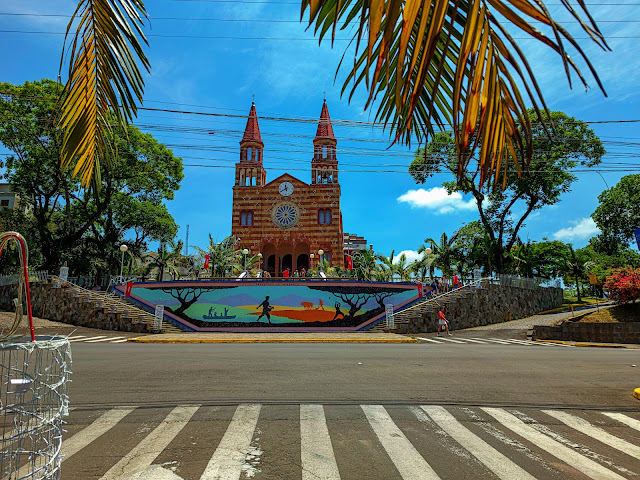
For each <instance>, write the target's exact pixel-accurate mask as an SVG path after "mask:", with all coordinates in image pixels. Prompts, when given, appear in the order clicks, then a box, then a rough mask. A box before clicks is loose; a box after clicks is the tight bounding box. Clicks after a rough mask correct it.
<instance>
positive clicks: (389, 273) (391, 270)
mask: <svg viewBox="0 0 640 480" xmlns="http://www.w3.org/2000/svg"><path fill="white" fill-rule="evenodd" d="M394 254H395V250H391V254H390V255H389V256H388V257H385V256H384V255H382V254H376V256H375V257H376V260H377V261H378V262H380V263H379V264H378V270H379V272H378V273H379V278H380V281H382V282H390V281H392V280H393V275H394V274H395V273H396V270H397V267H396V265H395V264H394V263H393V260H394Z"/></svg>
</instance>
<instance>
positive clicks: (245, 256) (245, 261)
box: [242, 248, 249, 272]
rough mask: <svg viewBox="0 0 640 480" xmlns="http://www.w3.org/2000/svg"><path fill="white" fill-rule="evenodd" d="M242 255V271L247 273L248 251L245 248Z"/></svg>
mask: <svg viewBox="0 0 640 480" xmlns="http://www.w3.org/2000/svg"><path fill="white" fill-rule="evenodd" d="M242 253H243V254H244V271H245V272H246V271H247V255H248V254H249V249H248V248H245V249H244V250H242Z"/></svg>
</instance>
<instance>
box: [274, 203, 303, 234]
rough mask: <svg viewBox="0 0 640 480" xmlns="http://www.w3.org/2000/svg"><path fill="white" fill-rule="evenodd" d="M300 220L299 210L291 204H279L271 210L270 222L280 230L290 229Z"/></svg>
mask: <svg viewBox="0 0 640 480" xmlns="http://www.w3.org/2000/svg"><path fill="white" fill-rule="evenodd" d="M299 220H300V208H299V207H298V205H296V204H295V203H292V202H280V203H277V204H276V205H274V206H273V209H272V210H271V221H272V222H273V223H274V224H275V225H276V226H277V227H280V228H292V227H295V226H296V225H297V224H298V221H299Z"/></svg>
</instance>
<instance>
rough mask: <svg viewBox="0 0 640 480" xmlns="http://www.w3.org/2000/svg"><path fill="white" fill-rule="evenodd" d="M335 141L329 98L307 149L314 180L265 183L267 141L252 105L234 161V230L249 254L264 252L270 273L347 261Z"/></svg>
mask: <svg viewBox="0 0 640 480" xmlns="http://www.w3.org/2000/svg"><path fill="white" fill-rule="evenodd" d="M337 143H338V142H337V140H336V137H335V135H334V134H333V127H332V125H331V118H330V117H329V109H328V108H327V103H326V101H325V102H324V103H323V105H322V111H321V113H320V121H319V122H318V129H317V131H316V136H315V138H314V139H313V150H312V149H311V148H309V151H310V152H309V153H310V154H311V153H312V155H310V156H311V161H310V163H311V165H310V167H311V168H310V173H311V179H310V180H311V181H310V183H305V182H303V181H302V180H299V179H297V178H295V177H294V176H292V175H289V174H288V173H285V174H284V175H281V176H279V177H278V178H276V179H274V180H272V181H271V182H268V183H267V172H266V171H265V169H264V165H263V161H264V143H263V142H262V137H261V136H260V127H259V125H258V116H257V113H256V107H255V104H254V103H252V104H251V110H250V112H249V118H248V120H247V126H246V128H245V131H244V136H243V137H242V140H241V141H240V160H239V161H238V163H236V177H235V185H234V187H233V218H232V225H233V226H232V228H231V233H232V235H234V236H235V237H236V238H238V239H239V241H238V243H239V246H240V248H243V249H244V248H247V249H249V251H250V253H249V255H257V254H258V253H260V254H262V269H263V270H266V271H268V272H269V273H270V274H271V275H272V276H282V272H284V271H285V270H287V269H288V270H289V271H290V272H293V271H294V270H298V271H300V270H302V269H303V268H304V269H306V270H309V269H310V268H315V267H317V265H318V262H319V261H320V260H321V259H322V258H323V259H324V260H327V261H328V262H329V263H330V265H331V266H337V265H339V266H343V265H344V256H343V248H344V245H343V242H344V240H343V231H342V213H341V212H340V184H339V183H338V160H337V158H336V146H337ZM310 147H311V146H310Z"/></svg>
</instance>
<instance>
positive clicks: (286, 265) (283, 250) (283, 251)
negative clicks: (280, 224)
mask: <svg viewBox="0 0 640 480" xmlns="http://www.w3.org/2000/svg"><path fill="white" fill-rule="evenodd" d="M278 255H279V256H280V262H279V263H280V265H279V269H278V272H277V276H279V277H281V276H282V272H284V271H285V270H287V269H288V270H289V274H292V273H293V246H292V245H291V244H290V243H282V244H280V246H279V247H278Z"/></svg>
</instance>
